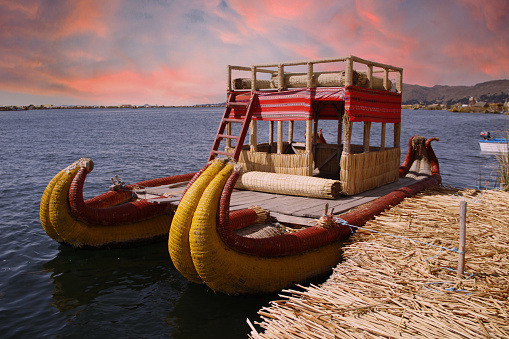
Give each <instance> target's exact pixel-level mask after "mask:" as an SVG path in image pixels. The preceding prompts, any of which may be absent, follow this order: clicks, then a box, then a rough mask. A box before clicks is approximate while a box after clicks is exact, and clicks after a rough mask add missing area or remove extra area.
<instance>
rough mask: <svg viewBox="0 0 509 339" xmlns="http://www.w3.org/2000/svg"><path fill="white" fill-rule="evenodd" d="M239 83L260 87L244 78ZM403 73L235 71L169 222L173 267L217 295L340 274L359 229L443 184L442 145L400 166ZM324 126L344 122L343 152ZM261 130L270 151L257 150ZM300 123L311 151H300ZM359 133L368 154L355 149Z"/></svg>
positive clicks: (358, 64) (353, 64)
mask: <svg viewBox="0 0 509 339" xmlns="http://www.w3.org/2000/svg"><path fill="white" fill-rule="evenodd" d="M323 65H325V66H326V70H324V71H320V70H319V66H323ZM294 67H297V68H299V67H300V69H297V70H296V71H293V68H294ZM335 67H337V68H338V69H335ZM302 68H304V70H302ZM290 69H292V71H290ZM239 72H240V73H241V72H249V73H250V76H249V77H244V78H242V77H240V78H235V77H234V73H239ZM402 72H403V70H402V69H401V68H399V67H394V66H391V65H386V64H381V63H377V62H372V61H367V60H364V59H360V58H357V57H354V56H348V57H344V58H334V59H322V60H311V61H302V62H289V63H278V64H264V65H253V66H251V67H244V66H228V72H227V73H228V79H227V102H226V107H225V111H224V114H223V117H222V119H221V122H220V124H219V127H218V130H217V133H216V137H215V139H214V143H213V145H212V148H211V151H210V154H209V158H208V162H207V165H206V166H205V167H203V168H202V169H201V170H200V171H199V172H197V173H196V174H195V176H193V178H192V179H191V180H190V182H189V183H188V185H187V187H186V189H185V191H184V193H183V195H182V198H181V200H180V202H179V204H178V207H177V209H176V211H175V214H174V217H173V220H172V223H171V227H170V232H169V237H168V251H169V253H170V257H171V259H172V261H173V264H174V266H175V268H176V269H177V270H179V271H180V272H181V273H182V275H183V276H185V277H186V278H187V279H188V280H190V281H192V282H196V283H204V284H206V285H207V286H209V287H210V288H211V289H213V290H214V291H218V292H223V293H227V294H245V293H266V292H274V291H278V290H281V289H283V288H286V287H289V286H291V285H293V284H297V283H302V282H305V281H308V280H310V279H312V278H314V277H316V276H319V275H321V274H324V273H326V272H328V271H330V270H331V269H332V268H333V267H334V266H335V265H337V264H338V263H339V262H340V260H341V246H342V242H343V241H344V240H345V239H347V238H348V237H349V236H350V234H351V233H352V232H354V231H355V227H357V226H362V225H363V224H364V223H365V222H366V221H367V220H369V219H371V218H373V217H374V216H376V215H377V214H379V213H381V212H382V211H383V210H385V209H387V208H389V207H390V206H394V205H396V204H398V203H399V202H400V201H402V200H403V199H404V198H405V197H409V196H411V195H414V194H416V193H418V192H420V191H422V190H424V189H426V188H427V187H430V186H433V185H438V184H439V183H440V182H441V177H440V172H439V165H438V160H437V158H436V156H435V153H434V151H433V149H432V147H431V142H432V141H433V140H437V138H430V139H425V138H424V137H422V136H413V137H411V138H410V140H409V146H408V152H407V155H406V157H405V158H404V160H403V162H402V163H401V164H400V159H401V151H400V131H401V91H402V84H403V82H402ZM376 73H381V74H383V77H381V78H380V77H376V76H375V75H374V74H376ZM393 73H395V74H396V84H395V88H393V87H394V86H393V84H392V82H391V81H390V80H389V74H393ZM323 120H334V121H337V125H335V126H337V127H336V131H335V132H336V134H337V139H335V141H336V142H334V143H326V142H325V139H324V138H323V136H322V137H320V134H321V133H320V132H319V123H320V122H322V121H323ZM275 122H277V128H276V129H275V128H274V123H275ZM263 123H265V125H266V126H268V129H269V133H268V138H269V140H268V142H265V143H259V142H258V130H259V127H260V126H261V125H262V124H263ZM299 123H301V124H304V125H305V135H306V136H309V137H306V138H305V140H304V142H298V141H296V140H294V130H296V125H297V124H299ZM357 123H361V124H362V125H363V129H362V130H363V143H362V144H361V145H354V144H353V143H352V130H353V125H354V124H357ZM283 124H287V126H288V132H287V137H288V140H287V141H284V140H283V139H284V138H283V135H284V133H283V131H284V128H283V126H284V125H283ZM375 124H377V125H378V126H375V127H378V128H379V131H380V134H379V135H380V137H379V139H378V141H376V142H374V141H373V140H372V138H371V130H372V125H375ZM387 129H392V131H393V135H394V137H393V138H392V139H393V140H392V145H389V144H388V143H386V138H385V136H386V131H387ZM275 130H276V133H277V140H276V141H275V140H274V131H275ZM248 132H249V142H248V143H247V144H244V139H245V137H246V136H247V134H248Z"/></svg>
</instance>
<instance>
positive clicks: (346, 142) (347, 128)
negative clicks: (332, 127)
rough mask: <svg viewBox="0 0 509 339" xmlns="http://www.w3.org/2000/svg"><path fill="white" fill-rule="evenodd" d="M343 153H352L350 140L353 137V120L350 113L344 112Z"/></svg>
mask: <svg viewBox="0 0 509 339" xmlns="http://www.w3.org/2000/svg"><path fill="white" fill-rule="evenodd" d="M343 128H344V132H345V133H343V154H350V140H351V139H352V122H351V121H350V117H349V116H348V114H343Z"/></svg>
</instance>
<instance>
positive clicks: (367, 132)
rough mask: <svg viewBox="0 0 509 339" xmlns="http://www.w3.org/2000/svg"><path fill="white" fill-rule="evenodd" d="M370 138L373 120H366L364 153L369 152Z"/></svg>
mask: <svg viewBox="0 0 509 339" xmlns="http://www.w3.org/2000/svg"><path fill="white" fill-rule="evenodd" d="M370 138H371V121H364V153H368V152H369V142H370Z"/></svg>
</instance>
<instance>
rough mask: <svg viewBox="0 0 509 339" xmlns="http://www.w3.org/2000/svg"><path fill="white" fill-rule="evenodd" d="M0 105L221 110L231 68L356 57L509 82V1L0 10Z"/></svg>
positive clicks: (120, 3)
mask: <svg viewBox="0 0 509 339" xmlns="http://www.w3.org/2000/svg"><path fill="white" fill-rule="evenodd" d="M0 46H1V53H0V106H7V105H29V104H35V105H39V104H53V105H62V104H97V105H109V104H137V105H143V104H151V105H193V104H201V103H216V102H222V101H224V100H225V88H226V80H225V79H226V65H228V64H234V65H245V66H250V65H252V64H261V63H276V62H282V61H293V60H303V59H316V58H329V57H340V56H347V55H356V56H359V57H361V58H364V59H368V60H375V61H379V62H383V63H388V64H391V65H395V66H400V67H403V68H404V77H403V80H404V82H405V83H409V84H418V85H424V86H433V85H437V84H438V85H474V84H476V83H480V82H484V81H488V80H497V79H508V78H509V0H484V1H480V0H422V1H419V0H358V1H354V0H336V1H327V0H309V1H308V0H270V1H264V0H256V1H247V0H223V1H221V0H208V1H207V0H174V1H171V0H67V1H64V0H0Z"/></svg>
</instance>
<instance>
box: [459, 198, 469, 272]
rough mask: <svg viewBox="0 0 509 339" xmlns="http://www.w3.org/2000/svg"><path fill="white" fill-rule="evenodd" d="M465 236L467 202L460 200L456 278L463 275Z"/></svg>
mask: <svg viewBox="0 0 509 339" xmlns="http://www.w3.org/2000/svg"><path fill="white" fill-rule="evenodd" d="M466 238H467V202H466V201H460V244H459V247H458V251H459V257H458V278H462V277H463V271H464V270H465V241H466Z"/></svg>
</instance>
